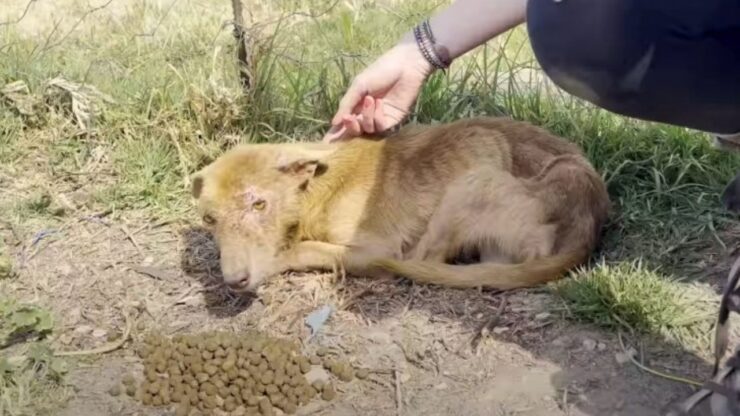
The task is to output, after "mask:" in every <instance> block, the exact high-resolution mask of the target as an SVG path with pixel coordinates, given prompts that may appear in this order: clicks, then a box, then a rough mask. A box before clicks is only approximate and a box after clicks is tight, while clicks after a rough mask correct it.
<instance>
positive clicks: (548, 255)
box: [190, 117, 611, 292]
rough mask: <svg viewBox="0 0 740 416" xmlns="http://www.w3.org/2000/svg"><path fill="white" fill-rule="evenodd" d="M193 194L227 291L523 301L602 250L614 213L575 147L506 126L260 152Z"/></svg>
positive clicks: (235, 154) (240, 155)
mask: <svg viewBox="0 0 740 416" xmlns="http://www.w3.org/2000/svg"><path fill="white" fill-rule="evenodd" d="M190 190H191V193H192V197H193V198H194V200H195V201H194V202H195V204H196V206H197V212H198V213H199V214H200V217H201V218H202V221H203V223H204V226H205V227H206V228H207V229H208V230H210V232H211V233H212V234H213V235H214V238H215V240H216V243H217V245H218V248H219V251H220V262H221V269H222V273H223V277H224V282H225V283H226V285H227V286H228V287H229V288H230V289H231V290H233V291H234V292H254V291H255V290H256V289H257V288H258V287H259V286H260V285H261V284H262V283H263V282H264V281H265V280H266V279H268V278H272V277H274V276H278V275H280V274H283V273H285V272H288V271H312V270H315V271H318V270H332V269H333V268H334V267H337V266H340V267H344V269H345V271H346V272H348V273H350V274H354V275H363V276H367V277H378V278H388V277H394V276H402V277H406V278H408V279H411V280H413V281H416V282H419V283H425V284H435V285H443V286H449V287H457V288H466V287H488V288H495V289H500V290H507V289H514V288H522V287H531V286H535V285H539V284H544V283H546V282H549V281H553V280H557V279H560V278H562V275H563V274H564V273H566V272H567V271H569V270H570V269H572V268H573V267H575V266H578V265H579V264H582V263H583V262H585V261H587V260H588V259H589V257H590V255H591V253H592V251H593V250H594V249H595V247H596V246H597V245H598V244H599V242H600V239H601V234H602V229H603V227H604V224H605V222H606V221H607V219H608V216H609V213H610V209H611V208H610V207H611V203H610V200H609V195H608V193H607V189H606V185H605V183H604V181H603V179H602V177H601V176H600V175H599V173H598V172H597V171H596V170H595V169H594V167H593V166H592V165H591V164H590V162H589V161H588V160H587V159H586V157H585V156H584V155H583V154H582V153H581V150H580V148H579V147H578V146H576V145H575V144H573V143H570V142H569V141H567V140H565V139H564V138H561V137H558V136H555V135H553V134H551V133H549V132H547V131H545V130H544V129H542V128H539V127H536V126H534V125H531V124H529V123H525V122H520V121H515V120H513V119H510V118H506V117H478V118H470V119H464V120H459V121H455V122H450V123H446V124H437V125H421V126H419V125H417V126H407V127H404V128H403V129H401V130H400V131H399V132H397V133H394V134H393V135H392V136H389V137H385V138H383V139H378V138H377V137H358V138H354V139H351V140H348V141H342V142H338V143H331V144H329V143H318V142H298V143H274V144H266V143H255V144H246V145H240V146H237V147H235V148H232V149H231V150H228V151H226V152H225V153H224V154H223V155H221V156H220V157H218V158H217V159H216V160H215V161H213V162H212V163H211V164H209V165H207V166H206V167H204V168H203V169H201V170H200V171H198V172H196V173H194V174H193V175H192V176H191V180H190Z"/></svg>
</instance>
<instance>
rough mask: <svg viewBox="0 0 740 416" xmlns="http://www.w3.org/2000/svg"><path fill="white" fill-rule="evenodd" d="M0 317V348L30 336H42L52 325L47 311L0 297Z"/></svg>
mask: <svg viewBox="0 0 740 416" xmlns="http://www.w3.org/2000/svg"><path fill="white" fill-rule="evenodd" d="M0 318H2V320H0V348H6V347H8V346H9V345H11V344H15V343H17V342H20V341H25V340H27V339H29V338H31V337H40V338H43V337H45V336H46V335H47V334H48V333H49V332H51V330H52V328H53V326H54V323H53V320H52V318H51V314H49V312H48V311H46V310H44V309H41V308H39V307H37V306H33V305H21V304H18V303H16V302H14V301H11V300H8V299H0Z"/></svg>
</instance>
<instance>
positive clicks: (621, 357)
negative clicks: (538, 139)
mask: <svg viewBox="0 0 740 416" xmlns="http://www.w3.org/2000/svg"><path fill="white" fill-rule="evenodd" d="M635 355H637V351H636V350H635V349H634V348H630V349H629V351H627V353H624V352H618V353H616V354H614V358H615V359H616V360H617V363H619V364H625V363H628V362H629V361H630V356H632V357H634V356H635Z"/></svg>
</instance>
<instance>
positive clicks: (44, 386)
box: [0, 298, 72, 416]
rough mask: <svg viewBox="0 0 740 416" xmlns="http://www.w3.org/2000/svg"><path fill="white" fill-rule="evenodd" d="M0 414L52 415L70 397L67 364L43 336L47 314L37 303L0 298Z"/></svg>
mask: <svg viewBox="0 0 740 416" xmlns="http://www.w3.org/2000/svg"><path fill="white" fill-rule="evenodd" d="M0 318H1V319H0V415H8V416H21V415H31V414H33V415H47V414H53V412H55V411H57V410H58V409H59V407H60V406H61V405H62V404H63V403H64V402H65V401H66V400H67V399H68V398H69V397H71V394H72V391H71V389H70V388H69V387H67V386H64V383H63V381H64V375H65V374H66V373H67V363H66V362H65V361H64V360H62V359H60V358H57V357H54V355H53V352H52V351H51V349H50V348H49V346H48V345H47V344H46V342H45V340H44V337H45V336H46V334H48V333H49V332H50V331H51V330H52V327H53V320H52V317H51V314H50V313H49V312H48V311H47V310H45V309H43V308H40V307H38V306H35V305H29V304H19V303H17V302H15V301H13V300H9V299H4V298H0Z"/></svg>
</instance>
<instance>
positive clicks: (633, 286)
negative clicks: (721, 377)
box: [553, 262, 719, 349]
mask: <svg viewBox="0 0 740 416" xmlns="http://www.w3.org/2000/svg"><path fill="white" fill-rule="evenodd" d="M553 287H554V289H555V292H556V293H557V294H558V295H559V296H560V297H561V298H562V299H563V300H564V301H565V304H566V306H567V309H568V312H569V315H570V317H571V318H573V319H575V320H578V321H582V322H587V323H590V324H594V325H596V326H599V327H602V328H605V329H608V330H613V331H614V330H622V331H629V332H633V333H635V334H637V335H645V334H650V335H653V336H655V335H658V336H660V337H662V338H664V339H668V340H671V341H675V342H678V343H680V344H683V345H687V346H690V347H692V348H697V349H706V348H708V347H709V345H710V344H709V342H710V341H711V329H712V326H713V324H714V320H715V319H716V312H717V307H718V305H719V303H718V302H717V301H716V299H715V297H714V296H712V291H711V289H709V288H708V287H707V286H706V285H698V284H691V283H680V282H676V281H675V280H674V279H671V278H670V277H669V276H666V275H663V274H661V273H659V272H657V271H655V270H652V269H650V268H648V267H646V266H645V265H643V264H641V263H640V262H630V263H626V262H625V263H619V264H616V265H605V264H603V263H602V264H600V265H597V266H596V267H594V268H592V269H590V270H586V271H581V272H580V273H577V274H576V275H575V276H573V277H571V278H569V279H565V280H562V281H561V282H559V283H557V284H555V285H553Z"/></svg>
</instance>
